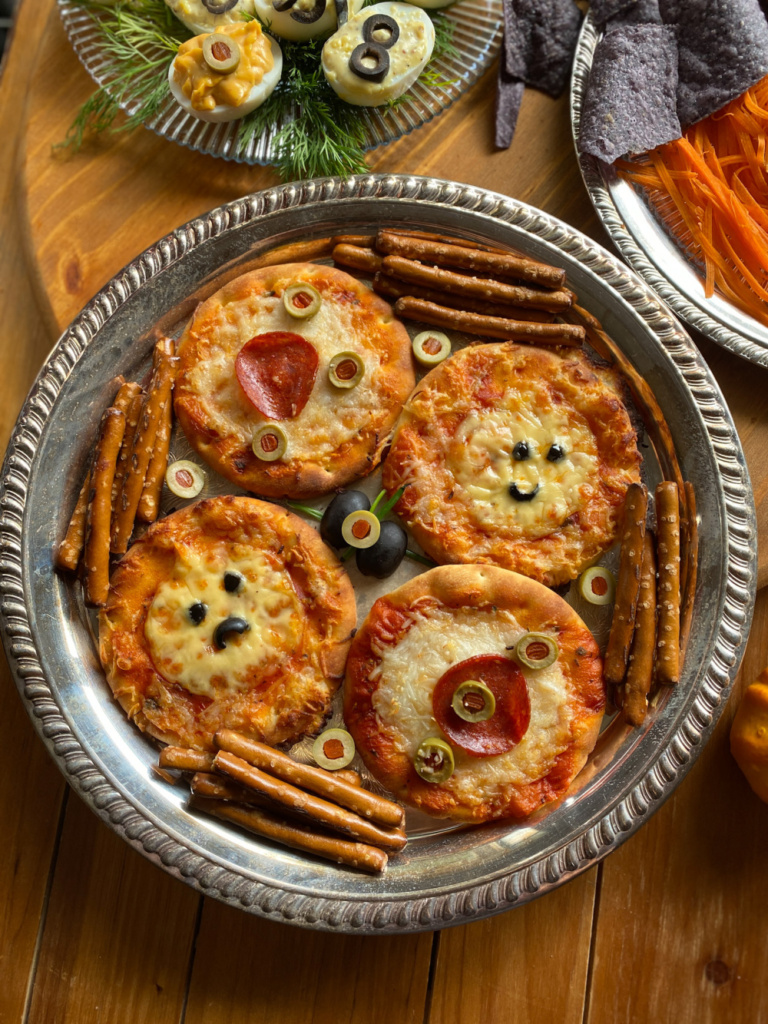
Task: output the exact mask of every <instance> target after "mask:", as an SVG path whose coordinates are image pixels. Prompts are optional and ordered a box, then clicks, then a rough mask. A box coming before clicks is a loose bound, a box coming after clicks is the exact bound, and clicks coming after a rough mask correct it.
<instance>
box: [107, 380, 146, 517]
mask: <svg viewBox="0 0 768 1024" xmlns="http://www.w3.org/2000/svg"><path fill="white" fill-rule="evenodd" d="M143 404H144V393H143V392H142V390H141V388H139V390H138V392H137V394H136V397H135V398H134V399H133V401H132V402H131V405H130V408H129V409H128V412H127V413H126V416H125V433H124V434H123V443H122V444H121V445H120V454H119V455H118V457H117V470H116V471H115V482H114V484H113V485H112V520H113V522H114V518H115V511H116V509H117V503H118V501H119V500H120V495H121V494H122V493H123V482H124V480H125V474H126V471H127V469H128V465H129V460H130V457H131V451H132V450H133V439H134V437H135V436H136V426H137V424H138V422H139V417H140V416H141V409H142V406H143Z"/></svg>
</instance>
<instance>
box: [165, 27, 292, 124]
mask: <svg viewBox="0 0 768 1024" xmlns="http://www.w3.org/2000/svg"><path fill="white" fill-rule="evenodd" d="M282 72H283V52H282V50H281V49H280V45H279V43H278V42H277V40H275V39H273V38H272V37H271V36H268V35H266V34H265V33H264V32H263V31H262V29H261V26H260V25H259V23H258V22H257V21H249V22H244V21H241V22H238V23H233V24H231V25H222V26H221V28H219V29H218V30H217V31H216V32H213V33H211V32H208V33H204V34H202V35H199V36H195V37H194V39H188V40H187V42H185V43H182V44H181V46H180V47H179V52H178V53H177V55H176V57H175V58H174V60H173V61H172V63H171V66H170V68H169V69H168V83H169V85H170V87H171V93H172V95H173V97H174V99H175V100H176V101H177V102H178V103H180V104H181V106H182V107H183V108H184V109H185V110H186V111H187V113H189V114H192V115H193V116H194V117H199V118H200V119H201V120H202V121H215V122H220V121H234V120H236V119H237V118H239V117H245V115H246V114H250V112H251V111H252V110H255V109H256V107H259V106H261V104H262V103H263V102H264V101H265V100H266V99H267V98H268V97H269V96H270V94H271V93H272V91H273V90H274V88H275V86H276V85H277V83H278V82H279V81H280V76H281V74H282Z"/></svg>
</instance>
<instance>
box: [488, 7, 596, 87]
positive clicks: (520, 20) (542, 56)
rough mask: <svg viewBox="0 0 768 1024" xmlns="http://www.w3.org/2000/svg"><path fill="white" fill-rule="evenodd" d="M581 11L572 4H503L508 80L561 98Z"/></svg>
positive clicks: (574, 46)
mask: <svg viewBox="0 0 768 1024" xmlns="http://www.w3.org/2000/svg"><path fill="white" fill-rule="evenodd" d="M580 24H581V11H579V9H578V7H576V5H575V3H574V2H573V0H504V62H505V67H506V73H507V75H508V76H509V77H510V78H513V79H518V80H519V81H521V82H525V84H526V85H531V86H533V88H534V89H541V90H542V91H543V92H546V93H548V94H549V95H550V96H555V97H557V96H560V94H561V93H562V92H563V90H564V89H565V87H566V85H567V84H568V79H569V77H570V73H571V64H572V62H573V52H574V50H575V48H576V40H577V38H578V35H579V25H580Z"/></svg>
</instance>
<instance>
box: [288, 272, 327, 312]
mask: <svg viewBox="0 0 768 1024" xmlns="http://www.w3.org/2000/svg"><path fill="white" fill-rule="evenodd" d="M322 304H323V299H322V296H321V295H320V292H319V291H318V290H317V288H313V287H312V285H311V284H307V282H306V281H297V282H296V284H289V285H288V287H287V288H286V289H285V291H284V292H283V305H284V306H285V309H286V312H287V313H289V314H290V315H291V316H295V317H297V318H298V319H299V320H306V319H307V317H310V316H314V315H315V313H317V311H318V310H319V309H320V307H321V306H322Z"/></svg>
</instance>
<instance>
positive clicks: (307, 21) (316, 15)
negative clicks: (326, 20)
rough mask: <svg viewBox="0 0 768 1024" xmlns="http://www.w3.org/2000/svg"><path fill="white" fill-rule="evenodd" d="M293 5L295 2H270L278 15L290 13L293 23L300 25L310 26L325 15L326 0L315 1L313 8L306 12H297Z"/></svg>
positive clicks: (282, 0) (288, 0) (287, 0)
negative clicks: (296, 22)
mask: <svg viewBox="0 0 768 1024" xmlns="http://www.w3.org/2000/svg"><path fill="white" fill-rule="evenodd" d="M295 3H296V0H272V6H273V7H274V9H275V10H276V11H277V12H278V13H279V14H282V13H283V12H284V11H290V12H291V17H292V18H293V20H294V21H298V22H300V23H301V24H302V25H312V24H313V23H314V22H316V21H319V20H320V19H321V18H322V16H323V15H324V14H325V6H326V3H327V0H315V5H314V7H312V8H311V9H310V10H308V11H303V10H301V9H299V10H298V11H297V10H296V9H295V7H294V4H295Z"/></svg>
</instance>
